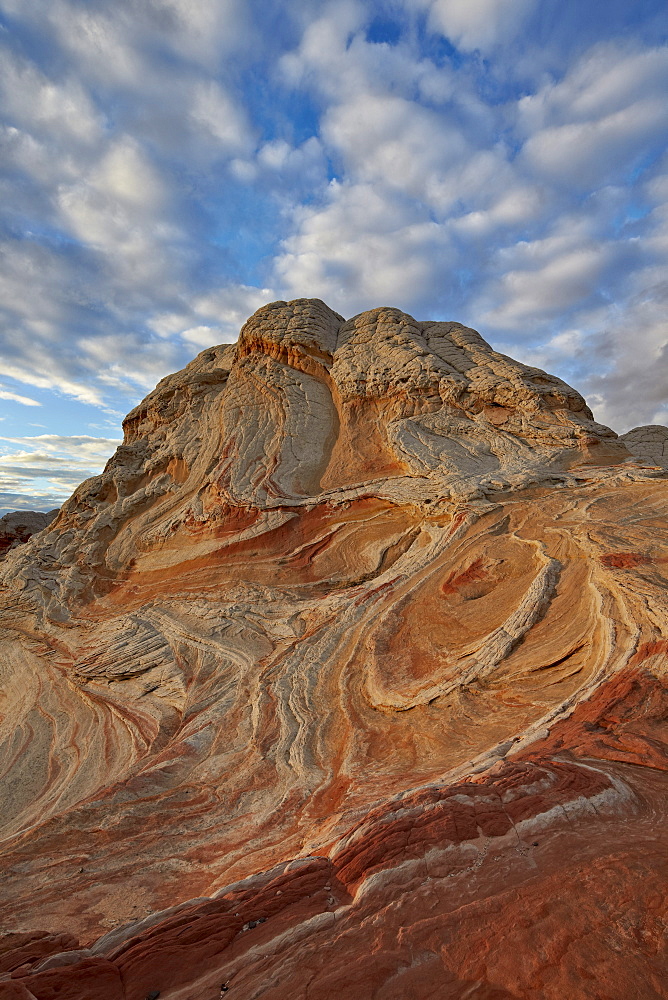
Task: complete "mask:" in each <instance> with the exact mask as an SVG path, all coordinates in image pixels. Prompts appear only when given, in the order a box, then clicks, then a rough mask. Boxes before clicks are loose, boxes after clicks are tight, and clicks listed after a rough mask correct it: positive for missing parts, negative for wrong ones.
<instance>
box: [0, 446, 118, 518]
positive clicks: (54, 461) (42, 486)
mask: <svg viewBox="0 0 668 1000" xmlns="http://www.w3.org/2000/svg"><path fill="white" fill-rule="evenodd" d="M3 441H4V442H7V444H9V445H11V446H14V447H12V448H11V449H10V450H9V451H6V452H5V453H4V454H0V505H3V506H4V509H5V510H18V509H22V510H25V509H28V510H32V509H37V510H50V509H51V508H52V507H54V506H56V507H57V506H60V504H61V503H62V502H63V501H64V500H65V499H67V497H68V496H69V495H70V494H71V493H72V491H73V490H74V489H75V487H76V486H78V485H79V483H80V482H82V481H83V480H84V479H87V478H89V477H90V476H93V475H97V474H98V473H99V472H101V471H102V468H103V467H104V465H105V463H106V461H107V460H108V459H109V458H110V457H111V454H112V453H113V451H114V450H115V448H116V447H117V446H118V445H119V444H120V443H121V442H120V440H118V439H115V438H97V437H92V436H90V435H86V434H80V435H61V434H37V435H32V436H26V437H8V436H4V437H0V442H3ZM17 446H18V447H17ZM10 497H11V502H10ZM20 497H24V498H26V499H25V500H24V502H23V503H19V502H17V501H18V498H20ZM2 509H3V507H0V510H2Z"/></svg>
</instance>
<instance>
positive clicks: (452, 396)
mask: <svg viewBox="0 0 668 1000" xmlns="http://www.w3.org/2000/svg"><path fill="white" fill-rule="evenodd" d="M667 511H668V483H667V480H666V475H665V472H664V471H663V470H662V469H661V468H659V467H657V465H656V464H655V463H653V462H649V463H648V462H647V461H645V460H644V458H643V457H641V458H638V457H637V456H634V454H632V451H631V450H630V449H629V448H628V447H627V445H626V444H625V443H624V441H622V440H620V439H619V438H617V436H616V435H615V434H614V433H613V432H612V431H610V430H609V429H607V428H605V427H602V426H600V425H598V424H596V423H595V422H594V421H593V419H592V416H591V413H590V411H589V410H588V408H587V406H586V404H585V402H584V400H583V399H582V397H581V396H580V395H579V394H578V393H577V392H575V391H574V390H573V389H571V388H570V387H569V386H567V385H565V384H564V383H563V382H561V381H560V380H559V379H556V378H553V377H551V376H549V375H546V374H545V373H544V372H541V371H539V370H538V369H535V368H529V367H527V366H524V365H521V364H519V363H517V362H515V361H512V360H511V359H509V358H506V357H504V356H503V355H500V354H498V353H496V352H494V351H492V350H491V348H490V347H489V346H488V345H487V344H486V343H485V342H484V341H483V340H482V338H480V336H479V335H478V334H477V333H475V332H474V331H473V330H469V329H467V328H466V327H462V326H461V325H459V324H457V323H418V322H416V321H415V320H413V319H412V318H411V317H410V316H407V315H405V314H404V313H401V312H400V311H398V310H396V309H376V310H373V311H371V312H367V313H363V314H361V315H360V316H357V317H355V318H354V319H352V320H348V321H344V320H343V319H342V318H341V317H340V316H338V315H336V314H335V313H333V312H332V311H331V310H330V309H328V308H327V306H325V305H324V304H323V303H322V302H320V301H318V300H297V301H295V302H291V303H283V302H278V303H272V304H271V305H269V306H266V307H264V308H263V309H261V310H259V312H258V313H256V314H255V316H253V317H251V319H250V320H249V321H248V322H247V323H246V325H245V326H244V328H243V330H242V331H241V334H240V337H239V341H238V343H237V344H236V345H232V346H224V347H219V348H212V349H210V350H207V351H204V352H203V353H202V354H200V355H199V357H198V358H196V359H195V360H194V361H193V362H192V363H191V364H190V365H188V366H187V367H186V368H185V369H184V370H183V371H182V372H179V373H177V374H176V375H172V376H170V377H169V378H167V379H164V380H163V381H162V382H161V383H160V384H159V385H158V387H157V388H156V389H155V390H154V392H152V393H151V394H150V395H149V396H148V397H147V398H146V399H145V400H144V401H143V403H141V404H140V405H139V406H138V407H137V408H136V409H135V410H134V411H133V412H132V413H130V415H129V416H128V418H127V420H126V422H125V440H124V443H123V445H122V446H121V447H120V448H119V449H118V451H117V452H116V454H115V456H114V457H113V458H112V459H111V460H110V462H109V463H108V465H107V467H106V469H105V471H104V473H103V474H102V475H101V476H99V477H96V478H95V479H92V480H88V481H87V482H86V483H84V484H82V486H80V487H79V489H78V490H77V491H76V492H75V494H74V495H73V497H72V498H71V500H69V501H68V502H67V503H66V504H65V505H64V507H63V508H62V509H61V511H60V513H59V515H58V517H57V518H56V520H55V521H54V522H53V523H52V525H51V526H50V528H49V530H48V531H47V532H46V533H43V534H42V535H40V536H39V538H37V539H35V540H33V541H28V542H27V543H26V544H25V545H23V546H21V547H20V548H17V549H16V550H13V551H12V552H10V553H9V555H8V556H7V557H6V559H5V561H4V562H3V564H2V567H1V569H0V572H1V581H2V588H3V589H2V590H1V591H0V602H1V604H0V627H1V628H2V631H1V632H0V638H1V641H2V656H1V657H0V669H1V670H2V672H3V678H2V691H3V699H4V701H3V704H2V708H1V709H0V712H1V713H2V725H1V728H0V736H1V737H2V757H1V758H0V760H1V762H2V763H1V766H2V782H3V788H4V790H5V791H4V796H3V798H4V801H3V817H2V819H3V830H2V834H1V836H2V840H1V841H0V846H1V848H2V867H1V871H2V877H3V889H2V895H1V897H0V900H1V901H0V926H2V927H4V928H5V929H6V933H5V935H4V937H2V936H0V998H4V997H7V998H9V997H17V998H18V997H22V998H24V1000H30V998H31V997H34V998H37V1000H47V998H52V997H53V998H55V997H56V996H58V997H65V996H66V997H71V998H73V1000H79V998H81V1000H83V998H88V997H92V996H96V997H97V996H101V997H102V996H103V997H105V998H106V997H108V998H110V1000H134V998H138V1000H142V998H143V997H146V996H149V995H157V994H158V992H159V995H160V997H161V998H166V997H169V998H174V1000H176V998H178V1000H195V998H197V1000H208V998H211V1000H214V998H216V1000H218V998H219V997H222V996H229V997H230V998H234V1000H236V998H243V1000H250V998H251V997H253V998H254V997H262V998H264V1000H285V998H287V997H294V998H302V997H303V998H308V1000H329V998H332V997H339V998H344V1000H353V998H355V1000H372V998H373V1000H404V998H405V1000H408V998H411V1000H413V998H415V1000H428V998H429V1000H430V998H432V997H433V998H437V997H438V998H441V997H447V998H461V1000H464V998H465V997H467V998H468V997H472V998H477V1000H502V998H526V997H530V998H536V1000H552V998H557V997H558V998H560V1000H563V998H564V997H569V998H572V1000H579V998H589V997H599V998H601V1000H603V998H606V1000H622V998H623V1000H628V998H630V997H638V998H642V1000H653V998H660V997H665V996H666V995H667V993H666V988H665V983H666V982H667V981H668V962H667V961H666V955H665V950H664V949H663V945H662V940H663V939H662V934H663V933H664V930H665V919H666V916H667V915H668V914H667V908H666V900H667V899H668V878H667V873H668V858H667V857H666V855H667V854H668V840H667V838H666V836H665V833H664V825H665V819H666V815H665V814H666V766H667V761H668V757H667V756H666V718H667V716H668V695H667V694H666V663H667V657H668V613H667V611H668V609H667V608H666V582H667V581H666V567H667V566H668V552H667V546H666V532H665V523H666V521H665V519H666V513H667Z"/></svg>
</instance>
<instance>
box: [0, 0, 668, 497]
mask: <svg viewBox="0 0 668 1000" xmlns="http://www.w3.org/2000/svg"><path fill="white" fill-rule="evenodd" d="M0 47H1V48H2V62H1V63H0V67H1V68H0V92H1V93H2V148H3V163H4V164H5V166H4V170H3V174H2V184H3V199H2V209H1V211H2V229H1V230H0V240H1V241H2V254H3V274H2V277H1V278H0V288H1V293H0V513H1V512H3V511H5V510H17V509H32V510H48V509H52V508H53V507H56V506H59V505H60V504H61V503H62V501H63V500H64V499H66V498H67V497H68V496H69V495H70V494H71V492H72V491H73V489H74V488H75V487H76V486H77V485H78V484H79V483H80V482H81V481H83V480H84V479H86V478H87V477H89V476H90V475H94V474H96V473H98V472H99V471H100V470H101V469H102V467H103V465H104V463H105V461H106V460H107V459H108V458H109V456H110V455H111V453H112V452H113V450H114V447H115V445H116V443H117V442H118V440H119V438H120V430H121V420H122V418H123V417H124V416H125V414H126V413H127V412H128V411H129V410H130V409H131V408H132V407H133V406H134V405H136V403H137V402H138V401H139V400H140V399H142V398H143V396H145V395H146V393H147V392H149V391H150V390H151V389H152V388H153V386H154V385H155V384H156V383H157V382H158V381H159V379H160V378H162V377H164V376H165V375H167V374H169V373H171V372H173V371H177V370H179V369H180V368H181V367H183V366H184V365H185V364H186V363H187V362H188V361H189V360H191V359H192V357H194V356H195V355H196V354H197V353H198V351H200V350H201V349H203V348H205V347H207V346H210V345H213V344H218V343H230V342H234V340H236V336H237V333H238V331H239V328H240V327H241V325H242V323H243V322H244V321H245V319H246V318H247V317H248V316H249V315H251V314H252V313H253V312H254V311H255V310H256V309H257V308H258V307H259V306H261V305H263V304H265V303H266V302H270V301H273V300H277V299H286V300H289V299H292V298H297V297H311V298H312V297H318V298H322V299H324V301H326V302H327V303H328V304H329V305H330V306H331V308H333V309H335V310H336V311H337V312H340V313H342V314H344V315H346V316H350V315H354V314H356V313H358V312H360V311H362V310H364V309H367V308H373V307H375V306H376V305H378V304H379V303H388V304H390V305H395V306H396V307H397V308H401V309H403V310H405V311H406V312H409V313H411V314H412V315H414V316H416V317H417V318H418V319H434V320H441V319H454V320H456V321H458V322H461V323H464V324H466V325H467V326H471V327H473V328H475V329H476V330H478V331H479V332H480V333H481V335H482V336H483V337H484V338H485V340H487V341H488V342H489V343H490V344H491V345H492V347H493V348H494V349H495V350H497V351H500V352H502V353H505V354H509V355H511V356H512V357H514V358H516V359H517V360H519V361H522V362H524V363H526V364H529V365H534V366H536V367H539V368H542V369H544V370H546V371H548V372H550V373H552V374H555V375H557V376H558V377H560V378H562V379H563V380H564V381H566V382H568V383H569V384H570V385H572V386H573V387H574V388H576V389H577V390H578V391H579V392H580V393H581V394H582V395H583V396H584V397H585V399H586V400H587V403H588V404H589V406H590V407H591V409H592V410H593V412H594V415H595V417H596V419H597V420H599V421H600V422H601V423H604V424H606V425H608V426H610V427H612V428H613V430H615V431H616V432H617V433H624V432H625V431H627V430H629V429H630V428H632V427H634V426H638V425H643V424H663V425H665V424H668V384H667V382H666V377H665V376H666V371H668V320H667V319H666V314H667V309H666V306H667V304H668V283H667V282H666V273H668V271H667V266H668V153H667V152H666V149H667V146H668V143H667V139H668V11H667V10H666V8H665V3H664V2H662V0H637V2H633V3H632V2H631V0H610V2H609V3H608V4H606V6H605V12H604V14H603V15H602V13H601V5H600V3H598V2H595V0H577V2H576V0H379V2H373V3H372V2H371V0H330V2H329V3H325V4H321V5H313V4H311V3H308V2H306V0H291V2H289V3H288V2H287V0H247V2H243V0H151V2H148V0H139V2H137V0H117V2H114V3H111V2H110V0H94V2H85V3H84V2H82V0H54V2H52V3H49V4H47V5H45V4H44V3H42V2H41V0H20V2H19V0H0ZM11 504H14V506H11Z"/></svg>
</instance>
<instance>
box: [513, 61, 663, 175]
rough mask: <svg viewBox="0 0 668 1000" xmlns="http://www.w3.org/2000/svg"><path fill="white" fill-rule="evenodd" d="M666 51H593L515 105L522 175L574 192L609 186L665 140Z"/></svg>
mask: <svg viewBox="0 0 668 1000" xmlns="http://www.w3.org/2000/svg"><path fill="white" fill-rule="evenodd" d="M667 92H668V47H662V48H654V49H651V50H649V51H641V52H638V51H630V52H629V51H628V50H625V48H624V47H622V46H620V45H619V44H613V43H608V44H605V45H600V46H595V47H594V49H593V50H592V51H590V52H588V53H586V54H585V55H584V56H583V57H582V59H580V60H579V62H578V64H577V65H576V66H574V67H573V69H572V70H571V71H570V72H569V73H567V74H566V75H565V76H564V78H563V79H562V80H560V81H559V82H557V83H549V84H546V85H544V86H543V87H542V88H541V89H540V90H538V91H537V92H536V93H535V94H532V95H527V96H526V97H524V98H522V99H521V100H520V101H519V104H518V113H519V117H518V124H519V127H520V129H523V130H524V131H525V134H526V135H527V139H526V142H525V144H524V147H523V150H522V158H523V159H524V161H525V162H526V165H527V168H528V169H530V170H532V171H534V172H535V173H537V174H539V175H541V176H544V177H547V178H549V179H550V181H551V182H553V183H556V184H558V185H560V186H569V187H571V188H573V187H574V188H576V189H577V190H582V189H587V188H591V187H592V186H600V185H601V184H604V183H609V182H610V181H611V180H613V179H615V178H619V177H620V175H622V174H623V172H624V171H626V170H629V169H631V168H632V167H634V166H635V165H637V163H638V162H640V161H642V159H643V157H646V155H647V152H648V149H647V147H648V144H649V146H650V148H651V147H652V146H655V147H656V148H659V149H660V148H662V146H664V145H665V139H666V136H667V135H668V102H667V101H666V93H667Z"/></svg>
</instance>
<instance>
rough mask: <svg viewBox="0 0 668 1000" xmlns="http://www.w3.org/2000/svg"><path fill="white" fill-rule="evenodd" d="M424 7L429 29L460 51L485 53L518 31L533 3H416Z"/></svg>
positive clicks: (419, 0) (466, 0)
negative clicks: (445, 38)
mask: <svg viewBox="0 0 668 1000" xmlns="http://www.w3.org/2000/svg"><path fill="white" fill-rule="evenodd" d="M417 5H418V6H421V7H425V6H426V7H427V8H428V11H429V26H430V27H431V29H432V30H433V31H438V32H440V33H441V34H443V35H445V36H446V37H447V38H449V39H450V41H451V42H452V43H453V45H456V46H457V48H459V49H461V50H462V51H463V52H471V51H473V50H475V49H480V50H481V51H483V52H487V51H489V50H490V49H493V48H494V46H496V45H501V44H503V43H505V42H508V41H510V40H511V39H512V38H514V37H515V35H516V34H517V33H518V31H519V30H520V29H521V27H522V24H523V23H524V21H525V19H526V17H527V15H528V14H529V13H530V12H531V11H532V9H533V8H534V6H535V0H432V2H429V0H427V2H424V0H417Z"/></svg>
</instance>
